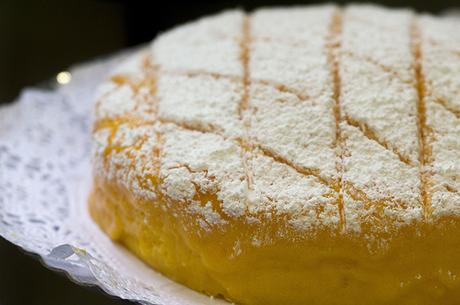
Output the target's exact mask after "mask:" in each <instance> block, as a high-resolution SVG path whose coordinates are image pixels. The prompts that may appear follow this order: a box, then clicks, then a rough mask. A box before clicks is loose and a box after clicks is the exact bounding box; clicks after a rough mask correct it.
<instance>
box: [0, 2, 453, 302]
mask: <svg viewBox="0 0 460 305" xmlns="http://www.w3.org/2000/svg"><path fill="white" fill-rule="evenodd" d="M310 2H311V1H272V0H266V1H230V0H225V1H187V2H186V1H184V2H178V1H165V2H163V3H161V5H160V4H157V6H153V3H154V2H153V1H152V2H148V1H145V3H141V2H140V1H109V0H105V1H103V0H99V1H97V0H93V1H89V0H80V1H44V0H41V1H40V0H30V1H22V0H0V104H2V103H7V102H10V101H12V100H13V99H14V98H15V97H16V96H17V95H18V94H19V92H20V90H21V89H22V88H24V87H25V86H34V85H36V84H37V83H40V82H41V81H43V80H46V79H50V78H52V77H54V76H55V75H56V73H58V72H59V71H62V70H65V69H66V68H67V67H68V66H69V65H71V64H74V63H78V62H81V61H85V60H88V59H91V58H93V57H95V56H101V55H104V54H109V53H111V52H113V51H116V50H119V49H121V48H124V47H129V46H134V45H137V44H139V43H143V42H146V41H149V40H151V39H152V38H153V37H154V36H155V35H156V34H157V33H158V32H161V31H164V30H166V29H168V28H170V27H172V26H174V25H176V24H180V23H183V22H185V21H188V20H191V19H194V18H196V17H198V16H202V15H206V14H211V13H213V12H217V11H220V10H222V9H225V8H235V7H242V8H245V9H248V10H250V9H253V8H255V7H258V6H265V5H274V4H277V5H287V4H301V3H310ZM315 2H319V1H315ZM336 2H340V3H344V2H346V1H336ZM354 2H357V1H354ZM374 2H379V3H383V4H386V5H389V6H401V1H399V0H387V1H384V0H381V1H374ZM404 5H405V6H409V7H413V8H416V9H417V10H419V11H428V12H433V13H437V12H441V11H444V10H446V9H447V8H451V7H455V6H459V5H460V3H459V2H458V0H426V1H420V0H409V1H405V3H404ZM0 195H1V194H0ZM16 304H17V305H23V304H27V305H35V304H47V305H54V304H56V305H57V304H59V305H65V304H88V305H91V304H99V305H103V304H132V303H130V302H127V301H123V300H119V299H116V298H112V297H109V296H107V295H106V294H104V293H103V292H101V291H100V290H99V289H96V288H88V287H81V286H79V285H77V284H74V283H72V282H71V281H70V280H68V279H67V278H66V277H65V275H63V274H60V273H57V272H55V271H51V270H49V269H47V268H45V267H43V266H42V264H41V263H40V261H39V260H38V259H37V258H36V257H34V256H31V255H29V254H26V253H24V252H23V251H21V250H20V249H18V248H17V247H16V246H14V245H12V244H10V243H8V242H7V241H5V240H3V239H1V238H0V305H16Z"/></svg>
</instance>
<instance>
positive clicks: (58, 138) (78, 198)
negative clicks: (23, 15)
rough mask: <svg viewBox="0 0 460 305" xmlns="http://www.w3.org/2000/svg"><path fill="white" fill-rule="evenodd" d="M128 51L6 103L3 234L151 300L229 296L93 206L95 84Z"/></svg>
mask: <svg viewBox="0 0 460 305" xmlns="http://www.w3.org/2000/svg"><path fill="white" fill-rule="evenodd" d="M124 56H126V53H125V54H121V55H116V56H114V57H112V58H110V59H106V60H101V61H96V62H93V63H89V64H85V65H81V66H78V67H75V68H74V69H72V70H71V74H72V81H71V82H70V83H69V84H68V85H65V86H61V87H60V88H57V89H55V90H44V89H34V88H31V89H26V90H24V91H23V92H22V94H21V96H20V97H19V99H18V101H16V102H15V103H13V104H11V105H9V106H6V107H2V108H0V236H2V237H4V238H5V239H7V240H9V241H10V242H12V243H14V244H16V245H18V246H20V247H22V248H23V249H25V250H27V251H29V252H32V253H35V254H38V255H39V256H40V257H41V258H42V260H43V262H44V263H45V264H46V265H48V266H50V267H53V268H57V269H61V270H64V271H65V272H67V273H68V274H69V275H70V276H71V277H72V278H73V279H74V280H75V281H77V282H78V283H82V284H83V283H84V284H93V285H98V286H99V287H101V288H102V289H103V290H105V291H106V292H108V293H109V294H112V295H115V296H119V297H121V298H124V299H130V300H135V301H139V302H141V303H145V304H161V305H176V304H181V305H185V304H189V305H195V304H200V305H201V304H210V305H211V304H213V305H215V304H228V303H227V302H225V301H223V300H215V299H212V298H209V297H206V296H204V295H201V294H199V293H196V292H194V291H192V290H190V289H188V288H185V287H184V286H181V285H179V284H176V283H174V282H172V281H170V280H168V279H167V278H165V277H163V276H162V275H160V274H158V273H156V272H154V271H153V270H152V269H150V268H149V267H147V266H146V265H145V264H143V263H142V262H141V261H139V260H138V259H137V258H135V257H134V256H133V255H131V254H130V253H129V252H128V251H126V250H124V248H122V247H120V246H118V245H116V244H114V243H112V242H111V241H110V240H109V239H108V237H106V236H105V235H104V234H103V233H102V232H101V231H100V230H99V228H98V227H97V226H96V225H95V224H94V223H93V222H92V221H91V219H90V217H89V215H88V213H87V202H86V201H87V195H88V192H89V189H90V181H91V166H90V146H91V143H90V140H91V139H90V125H91V109H92V106H93V92H94V90H95V88H96V86H97V85H98V84H99V83H101V81H102V80H103V79H104V78H105V77H107V73H108V71H109V70H110V69H111V67H113V65H114V64H116V63H118V62H119V61H120V60H121V59H122V57H124Z"/></svg>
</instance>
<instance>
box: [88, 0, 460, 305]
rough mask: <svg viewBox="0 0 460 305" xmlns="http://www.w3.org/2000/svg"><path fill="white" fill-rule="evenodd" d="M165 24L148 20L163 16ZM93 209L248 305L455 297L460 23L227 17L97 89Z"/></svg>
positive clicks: (339, 13)
mask: <svg viewBox="0 0 460 305" xmlns="http://www.w3.org/2000/svg"><path fill="white" fill-rule="evenodd" d="M153 22H154V21H153ZM93 140H94V151H93V160H94V174H93V175H94V188H93V192H92V194H91V196H90V199H89V208H90V212H91V215H92V217H93V218H94V220H95V221H96V222H97V223H98V224H99V225H100V227H101V228H102V229H103V230H104V231H105V232H106V233H107V234H108V235H109V236H110V237H111V238H112V239H113V240H114V241H117V242H119V243H121V244H123V245H125V246H126V247H127V248H128V249H130V250H131V251H133V252H134V253H135V254H136V255H137V256H139V257H140V258H141V259H142V260H144V261H145V262H147V263H148V264H149V265H151V266H152V267H153V268H154V269H156V270H157V271H160V272H161V273H163V274H165V275H166V276H168V277H170V278H172V279H174V280H176V281H177V282H179V283H182V284H184V285H186V286H188V287H191V288H192V289H195V290H197V291H200V292H203V293H206V294H208V295H211V296H220V297H222V298H225V299H227V300H230V301H232V302H236V303H237V304H245V305H271V304H273V305H275V304H276V305H279V304H289V305H296V304H309V305H314V304H327V305H333V304H337V305H339V304H340V305H348V304H350V305H359V304H363V305H364V304H366V305H369V304H372V305H377V304H417V305H421V304H459V303H460V22H459V21H458V20H455V19H449V18H440V17H433V16H428V15H417V14H415V13H413V12H412V11H410V10H402V9H398V10H395V9H386V8H382V7H378V6H372V5H351V6H347V7H336V6H334V5H325V6H307V7H289V8H264V9H259V10H255V11H254V12H251V13H245V12H243V11H240V10H233V11H226V12H223V13H220V14H217V15H214V16H211V17H206V18H202V19H200V20H197V21H195V22H192V23H188V24H185V25H183V26H180V27H177V28H175V29H172V30H171V31H168V32H166V33H164V34H162V35H160V36H159V37H158V38H156V39H155V40H154V41H153V42H152V43H151V45H150V46H149V48H148V49H146V50H142V51H140V52H139V53H137V54H136V55H133V56H132V57H131V58H129V59H128V60H127V61H126V62H124V63H122V64H120V66H119V67H118V68H117V69H116V70H115V71H113V73H112V76H111V78H110V79H109V80H107V82H106V83H104V84H102V85H101V87H100V90H99V92H98V96H97V103H96V106H95V124H94V131H93Z"/></svg>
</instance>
